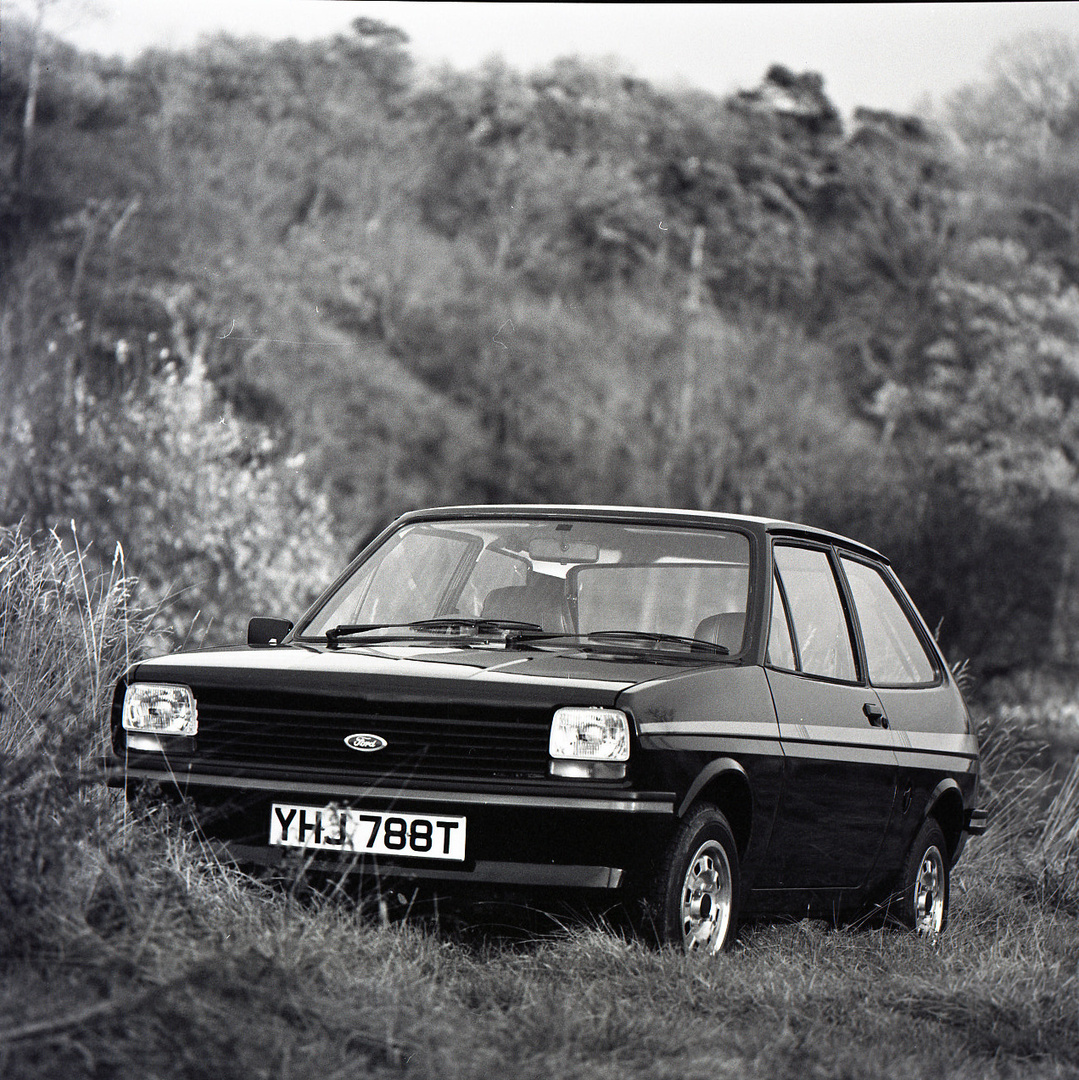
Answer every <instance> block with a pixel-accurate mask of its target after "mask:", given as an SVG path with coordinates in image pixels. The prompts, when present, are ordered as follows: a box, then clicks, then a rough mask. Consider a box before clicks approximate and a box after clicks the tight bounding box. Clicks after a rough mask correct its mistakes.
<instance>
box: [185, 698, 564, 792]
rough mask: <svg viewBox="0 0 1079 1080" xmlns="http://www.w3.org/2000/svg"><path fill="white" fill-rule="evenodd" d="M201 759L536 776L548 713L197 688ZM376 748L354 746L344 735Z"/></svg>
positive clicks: (395, 772) (543, 767)
mask: <svg viewBox="0 0 1079 1080" xmlns="http://www.w3.org/2000/svg"><path fill="white" fill-rule="evenodd" d="M197 699H198V712H199V732H198V757H199V759H200V760H202V761H205V762H208V763H209V762H213V763H220V764H235V765H246V766H254V767H263V768H268V769H274V770H277V769H281V770H285V769H287V770H302V771H305V772H315V773H320V774H326V775H334V776H340V775H347V776H361V775H368V776H370V775H373V774H374V775H378V776H379V777H396V778H398V779H401V780H405V779H407V778H409V777H415V776H423V777H431V776H457V777H470V778H477V779H480V778H484V777H540V776H544V775H545V774H546V771H547V761H548V758H547V741H548V736H549V733H550V710H549V709H540V708H533V709H529V708H527V707H520V706H514V707H506V706H497V707H495V706H490V705H464V704H456V703H444V704H441V705H438V704H432V703H430V702H423V703H421V704H417V703H407V704H402V703H397V702H393V703H389V702H368V701H364V702H361V703H359V704H357V703H355V702H353V701H350V700H348V699H342V698H332V697H322V696H314V695H307V694H295V693H274V694H267V693H258V692H255V693H253V692H250V691H244V692H237V691H206V690H204V691H201V692H197ZM354 734H367V735H377V736H380V737H381V738H382V739H385V740H386V746H385V747H384V748H382V749H380V750H378V751H375V752H366V753H365V752H361V751H357V750H353V749H350V748H349V747H348V746H346V745H345V739H346V737H347V736H349V735H354Z"/></svg>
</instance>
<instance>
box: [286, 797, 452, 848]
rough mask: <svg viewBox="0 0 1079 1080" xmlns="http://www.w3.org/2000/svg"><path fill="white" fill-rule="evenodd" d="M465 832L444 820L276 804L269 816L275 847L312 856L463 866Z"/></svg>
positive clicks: (443, 817) (434, 816)
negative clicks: (333, 853)
mask: <svg viewBox="0 0 1079 1080" xmlns="http://www.w3.org/2000/svg"><path fill="white" fill-rule="evenodd" d="M465 826H466V819H465V818H463V817H450V816H446V815H443V814H401V813H398V812H396V811H384V812H380V811H374V810H362V809H356V808H353V807H339V806H322V807H319V806H292V805H289V804H284V803H274V805H273V807H272V808H271V810H270V843H271V844H273V845H275V846H277V847H294V848H305V849H307V850H312V849H314V850H320V851H348V852H357V853H359V854H368V855H397V856H403V857H405V858H413V859H445V860H448V861H450V862H463V861H464V858H465Z"/></svg>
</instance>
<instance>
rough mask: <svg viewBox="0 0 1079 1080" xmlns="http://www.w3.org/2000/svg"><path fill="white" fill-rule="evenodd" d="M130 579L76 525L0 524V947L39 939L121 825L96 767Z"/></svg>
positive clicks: (129, 654) (127, 622) (129, 629)
mask: <svg viewBox="0 0 1079 1080" xmlns="http://www.w3.org/2000/svg"><path fill="white" fill-rule="evenodd" d="M133 584H134V583H133V582H132V580H131V579H130V578H129V577H128V576H127V575H126V573H125V571H124V561H123V555H122V552H121V551H120V549H119V548H117V550H116V552H115V555H114V557H113V559H112V562H111V565H110V566H109V567H108V568H107V569H106V570H104V571H103V570H102V569H101V567H100V563H98V562H97V561H96V560H93V559H91V557H90V553H88V552H87V551H86V550H84V549H83V548H82V547H81V545H80V543H79V540H78V535H77V533H76V532H75V530H74V527H73V528H72V532H71V534H70V536H68V537H66V538H65V537H61V536H60V535H59V534H58V533H55V532H52V533H48V534H46V535H39V536H29V535H27V534H26V533H25V532H24V531H23V530H22V528H21V527H16V528H13V529H11V528H5V529H0V954H2V953H3V952H5V951H6V952H11V951H13V950H16V949H18V948H19V947H20V946H22V945H27V944H30V943H32V942H33V941H34V940H35V939H36V937H37V935H38V934H39V933H40V932H42V929H43V927H45V926H47V925H48V924H49V921H50V910H51V909H52V908H53V907H54V906H55V905H56V904H57V903H60V904H69V903H70V901H71V896H70V895H69V893H70V891H71V890H72V887H73V886H74V885H76V884H81V883H82V879H83V878H84V877H85V866H86V863H87V862H88V861H90V862H92V861H94V860H93V856H91V854H90V853H91V852H95V851H97V850H98V849H101V848H102V846H103V841H105V840H106V839H108V834H109V832H110V831H112V832H116V831H117V830H119V829H120V828H121V827H122V821H121V822H117V821H116V820H115V816H116V809H117V803H116V800H115V799H114V798H113V797H111V796H110V793H108V792H106V791H105V790H104V789H103V788H102V787H101V786H100V784H98V783H96V782H95V777H94V767H95V765H97V764H100V761H101V756H102V753H103V751H104V747H105V738H106V733H105V727H104V725H103V723H102V718H103V717H104V716H105V715H106V713H107V708H108V703H109V700H110V697H111V693H112V687H113V684H114V682H115V680H116V678H117V676H118V675H119V674H120V672H121V671H122V670H123V668H124V667H125V666H126V665H127V664H128V663H129V662H130V661H131V660H132V658H133V657H134V655H135V653H136V652H137V650H138V648H139V643H140V633H141V630H140V627H141V625H142V621H141V619H140V618H139V616H138V615H137V613H136V612H134V611H133V609H132V590H133ZM108 846H109V845H108V844H104V847H106V848H107V847H108Z"/></svg>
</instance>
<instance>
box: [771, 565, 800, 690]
mask: <svg viewBox="0 0 1079 1080" xmlns="http://www.w3.org/2000/svg"><path fill="white" fill-rule="evenodd" d="M766 662H767V663H769V664H771V665H772V666H773V667H777V668H784V669H786V670H787V671H797V670H798V661H797V660H795V659H794V646H793V645H792V644H791V631H790V627H789V626H788V625H787V612H786V610H785V609H784V607H783V594H782V592H781V591H780V588H779V582H778V581H775V582H773V584H772V627H771V629H770V630H769V631H768V657H767V661H766Z"/></svg>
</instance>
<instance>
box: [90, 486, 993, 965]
mask: <svg viewBox="0 0 1079 1080" xmlns="http://www.w3.org/2000/svg"><path fill="white" fill-rule="evenodd" d="M112 748H113V751H114V756H113V757H112V758H111V759H110V761H109V762H108V765H107V772H108V780H109V782H110V783H112V784H113V785H117V786H120V785H124V786H129V785H132V784H137V783H139V782H142V781H147V780H150V781H158V782H159V783H160V785H161V787H162V790H164V791H165V792H166V793H169V792H171V793H172V794H173V795H174V796H175V795H176V794H182V795H183V796H185V797H187V799H188V801H189V803H190V804H191V805H192V806H193V807H194V809H195V813H196V815H197V818H198V822H199V827H200V829H201V831H202V832H203V833H204V834H205V835H206V836H207V837H209V838H211V839H213V840H215V841H221V842H223V843H225V844H226V845H227V846H228V848H229V850H230V851H231V853H232V854H233V855H234V857H235V858H236V859H238V860H240V861H247V862H262V863H274V862H277V861H281V860H285V859H287V858H288V857H289V856H291V857H292V858H295V857H296V853H297V852H301V853H303V854H304V856H305V858H307V859H309V860H310V861H311V862H313V863H319V864H320V863H323V862H326V863H332V864H333V865H335V866H342V865H344V866H347V867H351V868H353V869H355V870H356V871H358V872H363V873H366V874H377V875H378V876H379V879H380V880H382V879H389V880H398V879H410V880H414V881H419V882H428V883H433V884H435V885H437V886H438V887H440V888H447V887H450V888H452V887H453V886H454V885H455V884H457V883H494V884H502V885H516V886H541V887H556V888H558V889H563V890H576V889H586V890H621V891H622V892H623V893H624V894H625V895H626V896H627V897H632V898H633V899H634V901H635V902H636V901H641V902H642V903H643V906H644V908H645V910H648V911H650V912H651V917H652V920H653V923H654V925H655V926H656V928H657V930H658V933H659V936H660V938H661V940H663V941H665V942H672V943H676V944H678V945H680V946H684V947H685V948H686V949H687V950H690V951H693V950H703V951H709V952H714V951H718V950H719V949H721V948H722V947H723V946H724V945H725V944H727V943H728V942H730V941H731V940H732V938H733V935H734V932H735V929H736V925H737V920H738V917H739V916H740V915H743V914H751V913H752V914H757V913H779V912H788V913H792V914H797V915H804V914H806V913H807V912H811V911H818V912H824V913H827V914H829V915H837V914H841V913H849V912H855V911H859V910H863V909H866V908H868V907H870V906H872V905H881V906H886V907H887V908H888V909H889V910H890V911H891V912H892V913H893V915H895V916H897V917H898V918H899V919H901V920H902V921H904V922H906V923H907V924H908V925H910V926H911V927H914V928H916V929H918V930H919V931H922V932H927V933H930V934H934V933H937V932H939V931H940V930H941V928H942V927H943V925H944V922H945V918H946V914H947V905H948V881H949V873H950V871H951V868H952V867H953V866H954V864H955V862H956V860H957V859H958V858H959V855H960V853H961V851H962V849H963V845H964V841H965V839H966V835H967V834H968V833H978V832H981V831H983V830H984V827H985V814H984V811H980V810H978V809H976V808H975V807H976V789H977V779H978V745H977V740H976V738H975V735H974V732H973V731H972V729H971V723H970V718H969V716H968V713H967V710H966V707H965V705H964V703H963V699H962V697H961V695H960V692H959V690H958V689H957V687H956V684H955V681H954V679H953V678H952V675H951V674H950V672H949V670H948V665H947V664H946V663H945V661H944V659H943V657H942V656H941V653H940V652H939V650H938V649H937V646H936V645H935V643H934V641H933V637H932V635H931V634H930V633H929V631H928V630H927V629H926V626H925V624H924V622H923V621H922V619H921V618H920V616H919V615H918V613H917V611H916V610H915V607H914V605H913V603H912V602H911V600H910V598H909V597H908V596H907V594H906V592H905V591H904V590H903V588H902V586H901V585H900V584H899V582H898V580H897V579H896V577H895V575H894V574H893V572H892V570H891V569H890V567H889V565H888V562H887V560H886V559H885V558H884V557H883V556H881V555H880V554H878V553H877V552H876V551H873V550H872V549H870V548H868V547H865V546H863V545H861V544H859V543H856V542H855V541H853V540H849V539H846V538H844V537H842V536H838V535H835V534H832V533H828V532H823V531H821V530H819V529H814V528H810V527H807V526H802V525H796V524H792V523H790V522H783V521H773V520H766V519H761V518H752V517H744V516H739V515H733V514H731V515H727V514H713V513H700V512H690V511H677V510H644V509H629V508H623V507H578V506H480V507H476V506H472V507H451V508H443V509H436V510H426V511H421V512H415V513H410V514H406V515H405V516H403V517H402V518H400V519H399V520H398V521H396V522H395V523H394V524H393V525H392V526H390V527H389V528H388V529H386V530H385V531H384V532H383V533H382V534H381V535H379V536H378V537H377V538H376V539H375V540H374V541H372V542H371V543H370V544H369V545H368V546H367V547H366V548H365V549H364V550H363V551H362V552H361V553H360V555H359V556H358V557H357V559H356V560H355V561H354V562H353V563H352V565H351V566H350V567H349V568H348V569H347V570H346V571H345V573H344V574H343V575H342V576H341V577H340V578H339V579H338V580H337V581H336V582H335V583H334V584H333V585H332V586H331V587H330V589H329V590H327V591H326V592H325V593H324V594H323V596H322V597H321V598H320V599H319V600H318V601H317V602H316V603H315V604H314V606H313V607H312V608H311V609H310V610H309V611H308V612H307V614H306V615H304V616H303V618H302V619H301V620H300V621H299V623H298V624H297V625H295V626H293V625H292V624H291V623H289V622H286V621H284V620H279V619H267V618H260V619H253V620H252V621H251V624H250V628H249V633H248V643H247V644H246V645H244V646H239V647H235V648H226V649H211V650H204V651H199V652H191V653H179V654H174V655H170V656H163V657H159V658H156V659H153V660H147V661H145V662H142V663H139V664H136V665H135V666H134V667H132V668H131V670H129V671H128V672H127V673H126V675H125V676H124V678H123V679H122V680H121V681H120V683H119V685H118V686H117V688H116V694H115V698H114V702H113V706H112Z"/></svg>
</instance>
